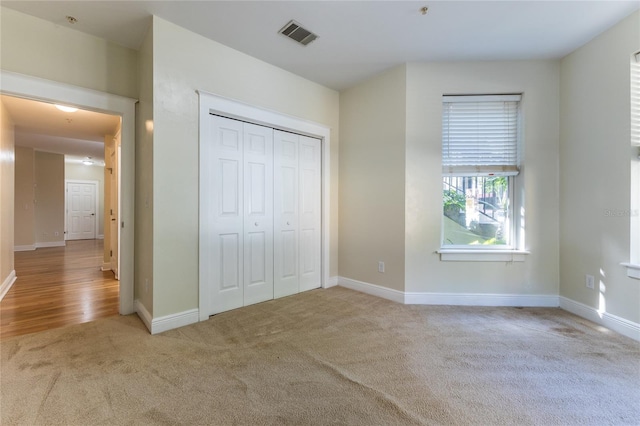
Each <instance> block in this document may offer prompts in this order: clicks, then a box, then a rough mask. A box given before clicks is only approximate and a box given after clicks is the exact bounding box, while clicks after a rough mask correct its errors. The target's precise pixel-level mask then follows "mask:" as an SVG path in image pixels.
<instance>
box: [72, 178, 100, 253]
mask: <svg viewBox="0 0 640 426" xmlns="http://www.w3.org/2000/svg"><path fill="white" fill-rule="evenodd" d="M66 186H67V187H66V193H65V194H66V197H67V203H66V204H67V208H66V210H67V212H66V213H67V215H66V216H67V235H66V239H67V240H89V239H94V238H96V225H97V223H98V222H97V217H96V214H97V211H98V203H97V201H98V198H97V197H98V182H95V181H76V180H67V181H66Z"/></svg>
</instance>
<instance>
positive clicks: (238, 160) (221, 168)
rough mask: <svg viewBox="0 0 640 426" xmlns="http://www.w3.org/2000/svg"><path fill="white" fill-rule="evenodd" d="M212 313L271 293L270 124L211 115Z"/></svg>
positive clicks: (209, 268) (209, 246)
mask: <svg viewBox="0 0 640 426" xmlns="http://www.w3.org/2000/svg"><path fill="white" fill-rule="evenodd" d="M211 125H212V127H213V129H212V135H213V140H212V141H211V142H212V144H213V145H214V146H213V149H212V151H211V155H210V158H209V160H210V162H209V167H210V168H211V170H210V171H209V173H208V175H209V176H210V180H211V181H210V182H209V185H208V186H209V188H210V193H209V200H208V202H209V208H210V212H209V214H212V215H213V221H212V225H213V226H212V228H213V229H211V232H210V233H209V235H206V236H204V235H203V236H201V238H208V239H209V241H208V244H207V245H206V246H207V247H208V248H209V250H210V262H211V263H210V264H209V265H208V270H209V271H210V274H209V276H210V279H211V281H212V282H211V288H210V290H211V291H210V293H209V295H210V297H211V300H210V303H209V306H210V307H211V312H210V313H211V314H214V313H218V312H224V311H228V310H230V309H235V308H239V307H241V306H246V305H250V304H253V303H258V302H263V301H265V300H270V299H273V130H272V129H270V128H268V127H263V126H256V125H253V124H249V123H243V122H241V121H237V120H231V119H227V118H223V117H218V116H211Z"/></svg>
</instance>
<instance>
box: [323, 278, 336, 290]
mask: <svg viewBox="0 0 640 426" xmlns="http://www.w3.org/2000/svg"><path fill="white" fill-rule="evenodd" d="M337 285H338V277H329V279H328V280H327V284H326V285H325V286H324V288H330V287H335V286H337Z"/></svg>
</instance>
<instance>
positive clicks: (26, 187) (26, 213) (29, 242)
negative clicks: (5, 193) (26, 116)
mask: <svg viewBox="0 0 640 426" xmlns="http://www.w3.org/2000/svg"><path fill="white" fill-rule="evenodd" d="M15 153H16V163H15V198H14V200H15V216H14V222H13V227H14V238H15V240H14V245H15V246H16V247H20V249H24V250H29V249H34V248H35V244H36V217H35V206H36V205H35V200H36V193H35V187H34V184H35V181H36V176H35V158H34V157H35V151H34V150H33V148H27V147H22V146H16V149H15Z"/></svg>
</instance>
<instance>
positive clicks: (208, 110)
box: [198, 91, 335, 321]
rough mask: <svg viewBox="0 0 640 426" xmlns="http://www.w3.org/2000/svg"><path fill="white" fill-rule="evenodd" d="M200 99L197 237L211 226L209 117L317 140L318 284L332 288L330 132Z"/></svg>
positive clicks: (204, 305)
mask: <svg viewBox="0 0 640 426" xmlns="http://www.w3.org/2000/svg"><path fill="white" fill-rule="evenodd" d="M198 95H199V100H200V111H199V118H200V119H199V123H200V124H199V125H200V135H199V139H200V160H199V161H200V194H199V195H200V207H199V209H200V223H199V233H200V235H202V234H206V233H207V232H208V230H210V229H211V226H212V224H211V223H210V220H209V218H208V216H207V213H208V212H209V211H210V210H208V209H209V205H208V203H207V197H206V196H205V194H207V193H208V188H206V187H205V186H204V182H206V181H207V179H206V177H207V176H206V173H207V155H206V154H207V152H208V145H207V143H208V141H210V140H211V127H210V126H209V124H208V123H209V120H208V116H209V115H211V114H213V115H219V116H222V117H227V118H231V119H236V120H242V121H245V122H247V123H252V124H257V125H261V126H267V127H271V128H273V129H276V130H283V131H287V132H293V133H297V134H300V135H303V136H310V137H312V138H316V139H320V141H321V154H322V160H321V161H322V165H321V169H322V174H321V182H322V188H321V194H322V200H321V203H322V225H321V226H322V232H321V271H322V277H321V283H322V288H328V287H332V286H333V285H335V283H334V282H333V281H334V280H331V279H330V274H329V271H330V270H331V256H330V247H331V223H330V217H331V202H330V201H331V199H330V198H331V197H330V195H331V193H330V188H331V181H330V177H331V161H330V159H331V137H330V136H331V135H330V134H331V131H330V129H329V128H328V127H326V126H323V125H321V124H318V123H314V122H311V121H306V120H303V119H300V118H297V117H293V116H289V115H286V114H282V113H279V112H277V111H272V110H268V109H264V108H260V107H257V106H253V105H249V104H246V103H244V102H240V101H237V100H234V99H230V98H225V97H222V96H218V95H215V94H212V93H208V92H204V91H198ZM204 244H205V239H204V238H199V284H198V287H199V296H198V299H199V314H198V316H199V318H200V321H205V320H207V319H208V318H209V312H210V311H211V307H210V306H209V303H210V302H209V301H210V296H211V295H210V289H209V287H208V285H207V284H208V278H209V277H208V274H209V271H208V269H207V268H206V265H207V262H208V259H206V258H205V256H204V254H205V253H206V252H207V250H208V248H207V247H205V246H204Z"/></svg>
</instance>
